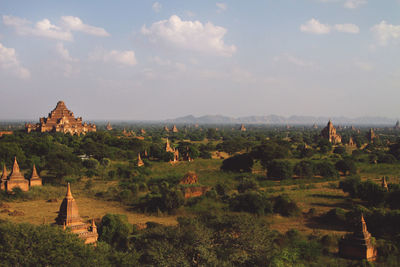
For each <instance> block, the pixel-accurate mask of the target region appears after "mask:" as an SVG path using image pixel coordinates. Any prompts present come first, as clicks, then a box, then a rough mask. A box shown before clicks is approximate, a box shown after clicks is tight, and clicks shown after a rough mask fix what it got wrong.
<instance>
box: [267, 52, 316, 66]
mask: <svg viewBox="0 0 400 267" xmlns="http://www.w3.org/2000/svg"><path fill="white" fill-rule="evenodd" d="M282 60H284V61H287V62H290V63H292V64H293V65H296V66H300V67H311V66H313V65H314V64H313V63H312V62H309V61H305V60H303V59H300V58H298V57H295V56H292V55H290V54H288V53H285V54H283V55H282V56H277V57H274V61H275V62H278V61H282Z"/></svg>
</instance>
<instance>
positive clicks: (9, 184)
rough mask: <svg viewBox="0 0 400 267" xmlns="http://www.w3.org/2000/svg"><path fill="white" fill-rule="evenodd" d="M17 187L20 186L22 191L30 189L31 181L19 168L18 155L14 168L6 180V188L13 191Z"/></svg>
mask: <svg viewBox="0 0 400 267" xmlns="http://www.w3.org/2000/svg"><path fill="white" fill-rule="evenodd" d="M15 187H19V188H20V189H21V190H22V191H29V181H28V180H26V179H25V177H24V176H23V175H22V173H21V171H20V170H19V166H18V162H17V157H15V158H14V165H13V169H12V171H11V174H10V177H8V179H7V181H6V190H7V191H12V190H13V188H15Z"/></svg>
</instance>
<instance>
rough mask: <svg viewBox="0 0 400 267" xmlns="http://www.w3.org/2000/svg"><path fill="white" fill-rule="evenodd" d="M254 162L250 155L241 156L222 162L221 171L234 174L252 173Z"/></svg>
mask: <svg viewBox="0 0 400 267" xmlns="http://www.w3.org/2000/svg"><path fill="white" fill-rule="evenodd" d="M253 164H254V161H253V159H252V157H251V156H250V154H239V155H235V156H233V157H230V158H227V159H225V160H224V161H223V162H222V166H221V170H223V171H233V172H251V168H252V167H253Z"/></svg>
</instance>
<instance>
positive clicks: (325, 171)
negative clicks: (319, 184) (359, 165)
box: [315, 161, 339, 178]
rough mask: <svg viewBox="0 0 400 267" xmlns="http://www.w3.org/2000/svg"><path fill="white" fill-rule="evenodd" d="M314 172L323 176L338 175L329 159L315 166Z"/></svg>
mask: <svg viewBox="0 0 400 267" xmlns="http://www.w3.org/2000/svg"><path fill="white" fill-rule="evenodd" d="M315 169H316V174H317V175H320V176H322V177H324V178H337V177H339V173H338V171H337V170H336V169H335V166H333V164H332V163H330V162H329V161H323V162H320V163H318V164H317V165H316V166H315Z"/></svg>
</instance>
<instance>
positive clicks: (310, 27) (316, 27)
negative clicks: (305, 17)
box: [300, 18, 331, 34]
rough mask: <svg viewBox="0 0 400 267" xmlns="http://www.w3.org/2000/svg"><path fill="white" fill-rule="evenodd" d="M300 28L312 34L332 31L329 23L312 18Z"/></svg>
mask: <svg viewBox="0 0 400 267" xmlns="http://www.w3.org/2000/svg"><path fill="white" fill-rule="evenodd" d="M300 30H301V31H302V32H306V33H312V34H327V33H329V32H330V31H331V27H330V26H329V25H327V24H322V23H320V22H319V21H318V20H316V19H314V18H312V19H310V20H309V21H307V22H306V23H305V24H303V25H301V26H300Z"/></svg>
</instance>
